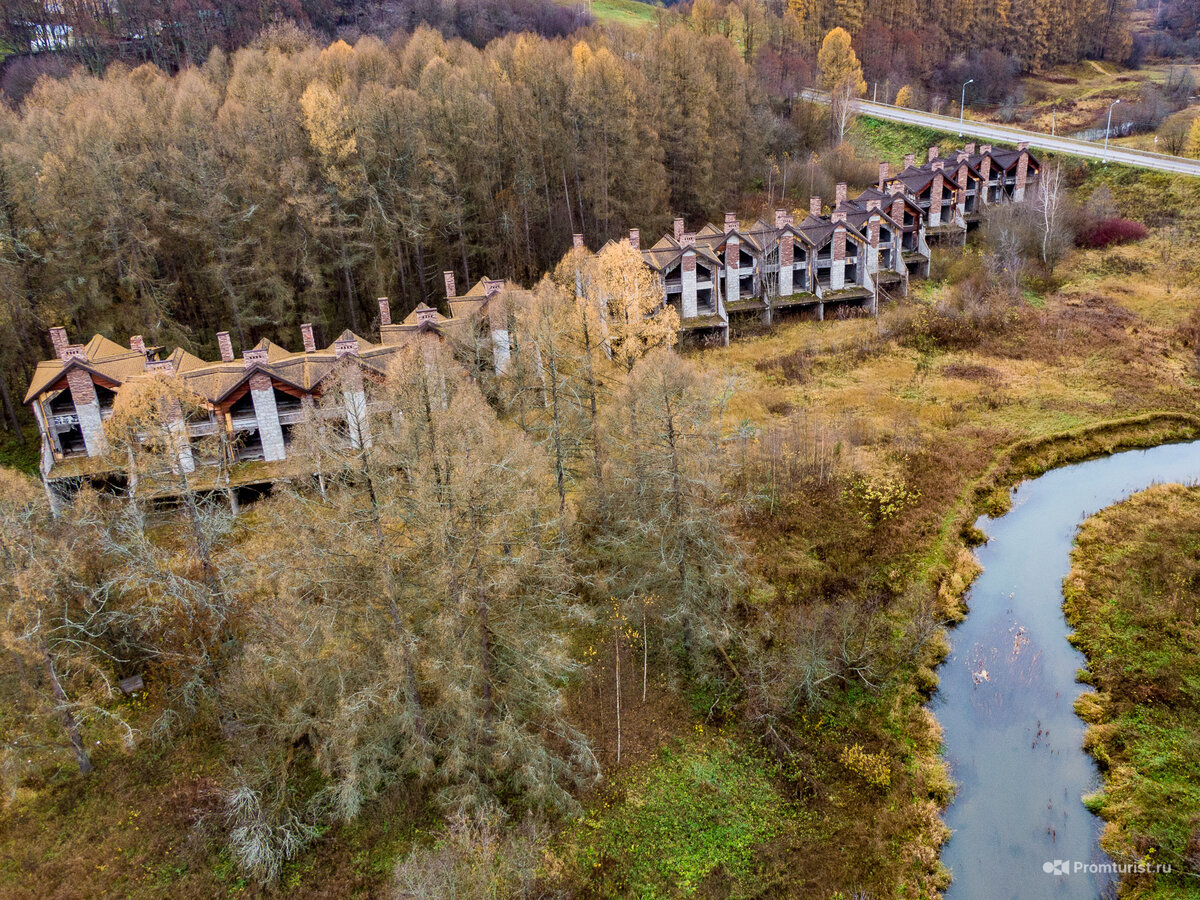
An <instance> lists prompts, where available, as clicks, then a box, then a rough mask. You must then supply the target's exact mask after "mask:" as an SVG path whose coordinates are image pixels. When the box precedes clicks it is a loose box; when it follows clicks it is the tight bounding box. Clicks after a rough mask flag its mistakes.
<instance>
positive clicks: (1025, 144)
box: [1017, 141, 1029, 150]
mask: <svg viewBox="0 0 1200 900" xmlns="http://www.w3.org/2000/svg"><path fill="white" fill-rule="evenodd" d="M1017 149H1018V150H1028V149H1029V141H1017Z"/></svg>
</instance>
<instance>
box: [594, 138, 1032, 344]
mask: <svg viewBox="0 0 1200 900" xmlns="http://www.w3.org/2000/svg"><path fill="white" fill-rule="evenodd" d="M1040 169H1041V167H1040V164H1039V163H1038V161H1037V160H1036V159H1035V158H1034V157H1033V156H1032V155H1031V154H1030V153H1029V147H1028V145H1027V144H1018V145H1017V149H1016V150H1001V151H996V150H993V149H992V147H991V146H987V145H985V146H983V147H981V148H980V149H979V152H978V153H977V152H976V150H975V145H974V144H967V145H966V146H965V147H964V148H962V149H961V150H958V151H956V152H955V153H954V154H953V155H952V156H942V155H941V154H940V152H939V150H938V148H937V147H930V148H929V150H928V155H927V158H926V161H925V162H924V163H923V164H922V165H920V166H917V165H916V156H915V154H909V155H908V156H907V157H905V164H904V168H903V169H902V170H901V171H900V172H899V173H897V174H895V175H893V174H892V173H891V172H890V167H889V165H888V164H887V163H886V162H884V163H880V165H879V181H878V183H877V184H876V185H875V186H874V187H871V188H868V189H867V190H865V191H863V192H862V193H861V194H859V195H858V196H857V197H855V198H854V199H853V200H851V199H848V198H847V196H846V185H845V184H839V185H837V188H836V195H835V197H834V202H833V206H832V208H831V209H830V211H829V212H828V214H825V213H824V212H823V203H822V200H821V198H819V197H813V198H812V199H811V200H810V201H809V212H808V215H807V216H806V217H805V218H804V219H803V220H802V221H801V222H800V223H799V224H796V223H795V221H794V219H795V217H794V215H793V214H792V213H789V212H788V211H787V210H784V209H780V210H776V212H775V221H774V223H773V224H772V223H768V222H764V221H763V220H761V219H759V220H758V221H756V222H754V223H753V224H752V225H750V226H749V227H747V228H743V226H742V224H741V223H740V222H739V221H738V217H737V216H736V215H735V214H734V213H726V214H725V221H724V225H723V226H721V227H718V226H717V225H713V224H711V223H710V224H707V225H705V226H703V227H702V228H700V229H699V230H698V231H688V230H687V229H686V225H685V222H684V220H683V219H681V218H677V219H675V223H674V228H673V230H672V232H671V233H670V234H666V235H663V237H662V238H660V239H659V240H658V241H657V242H656V243H655V244H653V245H652V246H651V247H649V248H648V249H644V250H643V249H641V240H640V233H639V231H638V230H637V229H634V230H632V231H630V232H629V242H630V244H631V245H632V246H633V247H634V248H635V249H637V250H639V251H640V252H641V254H642V259H643V260H644V261H645V263H646V266H647V267H648V268H649V269H650V270H651V271H653V272H654V273H655V274H656V275H657V276H658V278H659V282H660V284H661V285H662V291H663V302H664V303H666V304H669V305H671V306H673V307H675V309H676V310H677V311H678V313H679V321H680V331H681V332H682V334H683V335H690V336H696V337H700V338H705V337H709V338H713V339H715V340H717V341H718V342H720V343H728V341H729V327H730V322H731V320H732V319H733V318H734V317H736V316H738V315H743V314H745V315H754V316H761V317H762V320H763V321H764V322H766V323H768V324H770V323H771V322H773V321H774V320H775V318H776V317H777V316H778V315H779V314H781V313H786V312H788V311H791V310H803V311H807V312H811V313H812V314H814V315H815V316H816V318H817V319H823V318H824V317H825V313H826V311H827V310H843V309H847V308H858V309H867V310H873V309H875V308H876V305H877V304H878V303H879V301H880V300H886V299H891V298H895V297H903V296H905V295H906V294H907V293H908V281H909V278H910V277H918V278H925V277H928V276H929V264H930V258H931V250H930V247H931V245H938V244H946V245H961V244H962V243H964V242H965V241H966V235H967V230H968V229H969V228H971V227H972V226H974V225H976V224H978V223H979V221H980V220H981V218H982V212H983V208H984V207H985V206H986V205H988V204H990V203H1004V202H1008V201H1019V200H1022V199H1024V197H1025V195H1026V192H1027V191H1028V189H1029V188H1030V187H1031V186H1032V184H1033V183H1034V181H1035V180H1036V178H1037V175H1038V173H1039V172H1040ZM576 246H582V236H580V235H576Z"/></svg>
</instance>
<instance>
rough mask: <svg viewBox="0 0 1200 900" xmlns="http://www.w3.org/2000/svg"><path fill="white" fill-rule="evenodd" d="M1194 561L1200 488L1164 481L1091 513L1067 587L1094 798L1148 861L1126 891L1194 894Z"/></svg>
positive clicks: (1197, 674) (1199, 581) (1124, 856)
mask: <svg viewBox="0 0 1200 900" xmlns="http://www.w3.org/2000/svg"><path fill="white" fill-rule="evenodd" d="M1198 558H1200V489H1198V488H1196V487H1183V486H1179V485H1163V486H1159V487H1153V488H1150V489H1149V490H1147V491H1144V492H1142V493H1140V494H1136V495H1134V496H1133V497H1131V498H1130V499H1128V500H1126V501H1124V502H1122V503H1119V504H1117V505H1115V506H1111V507H1109V508H1108V509H1106V510H1103V511H1102V512H1100V513H1098V514H1097V515H1095V516H1093V517H1092V518H1090V519H1088V520H1087V521H1086V522H1084V523H1083V525H1082V526H1081V527H1080V530H1079V535H1078V538H1077V541H1076V547H1075V549H1074V551H1073V552H1072V555H1071V563H1072V568H1071V574H1070V575H1069V576H1068V578H1067V580H1066V582H1065V584H1064V596H1065V598H1066V600H1065V606H1064V608H1065V610H1066V614H1067V618H1068V621H1070V623H1071V625H1072V626H1073V627H1074V629H1075V633H1074V637H1073V640H1074V642H1075V643H1076V645H1077V646H1079V648H1080V649H1081V650H1083V652H1084V653H1085V654H1086V655H1087V657H1088V667H1087V680H1088V682H1089V683H1090V684H1092V685H1093V686H1094V687H1095V688H1096V690H1095V692H1089V693H1085V694H1083V695H1082V696H1081V697H1080V699H1079V701H1078V702H1077V704H1076V709H1077V711H1078V713H1079V714H1080V716H1081V717H1082V718H1083V719H1084V720H1085V721H1087V722H1089V723H1090V725H1089V728H1088V731H1087V736H1086V739H1085V746H1086V747H1087V749H1088V751H1089V752H1090V753H1091V754H1092V755H1093V756H1094V757H1095V759H1096V761H1097V762H1098V763H1099V765H1100V768H1101V769H1102V770H1103V772H1104V785H1103V788H1102V789H1101V791H1099V792H1097V793H1096V794H1094V795H1092V796H1091V797H1089V798H1087V801H1086V802H1087V804H1088V806H1089V807H1090V808H1091V809H1092V810H1093V811H1095V812H1097V813H1099V814H1100V815H1101V816H1103V817H1104V818H1105V819H1106V820H1107V821H1108V824H1107V826H1106V827H1105V830H1104V834H1103V836H1102V837H1101V846H1102V847H1103V848H1104V849H1105V851H1106V852H1107V853H1108V854H1109V855H1110V856H1111V857H1112V858H1113V859H1114V860H1116V861H1117V862H1120V863H1123V864H1127V865H1133V866H1137V865H1145V866H1146V867H1147V868H1148V869H1149V870H1150V871H1147V872H1143V873H1137V872H1134V873H1131V874H1128V875H1126V876H1124V877H1123V879H1122V891H1121V896H1123V897H1126V896H1127V897H1137V898H1150V897H1155V898H1160V897H1161V898H1166V897H1182V896H1191V895H1192V894H1193V893H1194V891H1195V879H1196V878H1197V876H1198V875H1200V827H1198V824H1197V823H1198V822H1200V787H1198V786H1197V783H1196V777H1195V776H1196V771H1197V769H1198V768H1200V728H1198V727H1197V723H1198V722H1200V715H1198V714H1200V665H1198V663H1197V659H1198V652H1200V630H1198V628H1197V626H1198V624H1200V619H1198V615H1200V606H1198V600H1200V568H1198V566H1197V559H1198ZM1158 866H1169V867H1170V873H1169V874H1165V873H1162V872H1158V871H1156V867H1158Z"/></svg>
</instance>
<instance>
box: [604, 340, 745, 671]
mask: <svg viewBox="0 0 1200 900" xmlns="http://www.w3.org/2000/svg"><path fill="white" fill-rule="evenodd" d="M724 396H725V392H724V391H723V390H722V388H721V386H720V385H718V384H717V383H715V382H714V381H713V380H712V379H711V378H710V377H708V376H705V375H702V374H701V373H700V372H699V371H697V369H696V368H695V367H694V366H693V365H692V364H691V363H689V362H687V361H685V360H683V359H681V358H680V357H679V356H677V355H676V354H675V353H674V352H672V351H670V350H666V349H658V350H656V351H654V352H653V353H651V354H649V355H648V356H646V357H645V358H644V359H642V360H640V361H639V362H638V363H637V364H636V366H635V367H634V368H633V371H632V372H631V373H630V376H629V378H628V379H627V380H626V382H625V385H624V386H623V388H622V390H621V391H620V393H618V394H617V395H616V397H614V400H613V403H612V404H611V405H610V407H609V409H608V414H607V420H606V429H605V433H606V435H607V437H608V442H609V447H608V450H607V455H606V464H607V468H608V470H609V471H608V473H607V476H606V479H605V483H604V485H603V488H604V489H603V491H602V492H600V493H598V494H597V496H596V498H595V500H594V503H596V504H597V505H598V507H599V510H598V511H597V513H596V514H595V515H594V516H593V519H594V520H596V521H601V520H603V521H605V522H606V523H607V524H606V527H605V528H604V530H603V533H602V534H601V535H600V536H599V537H598V539H597V547H598V548H599V549H600V551H601V552H602V553H604V554H605V555H606V556H608V557H611V559H612V570H613V571H614V572H616V573H618V575H617V576H616V577H615V578H614V580H613V582H612V589H613V593H614V594H615V595H616V596H618V597H621V598H625V599H629V600H634V601H635V612H636V613H637V614H638V617H639V618H641V613H642V612H644V611H643V610H641V609H640V607H639V606H638V604H637V601H640V600H642V599H649V598H656V600H657V602H656V603H655V604H654V606H653V610H654V612H655V614H656V616H657V623H658V626H659V627H660V629H662V633H663V635H664V637H665V638H666V640H667V642H668V643H669V644H671V645H674V646H676V647H678V648H680V649H681V651H682V654H683V656H684V658H685V659H686V660H687V663H688V665H689V666H690V667H691V669H692V672H693V674H697V675H703V674H704V673H705V672H706V671H707V672H711V671H717V672H718V673H719V674H720V675H721V676H723V677H728V676H730V675H736V669H735V667H734V665H733V663H732V662H731V661H730V660H729V658H728V656H727V655H726V651H725V646H726V643H727V642H728V639H729V627H728V623H727V621H726V618H725V614H726V613H727V611H728V610H729V609H730V603H731V599H732V598H733V596H734V594H735V591H736V571H737V552H736V548H735V546H734V543H733V541H732V537H731V534H730V531H729V528H728V525H727V523H726V522H725V519H724V515H725V511H724V508H723V507H724V504H723V502H722V497H721V493H722V491H721V486H722V472H723V470H724V467H723V459H724V453H723V450H722V447H721V444H720V432H719V421H720V414H721V409H722V405H723V402H724Z"/></svg>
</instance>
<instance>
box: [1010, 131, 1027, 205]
mask: <svg viewBox="0 0 1200 900" xmlns="http://www.w3.org/2000/svg"><path fill="white" fill-rule="evenodd" d="M1017 149H1018V150H1020V151H1021V155H1020V156H1019V157H1017V183H1016V185H1015V186H1014V188H1013V199H1014V200H1016V201H1018V202H1019V201H1021V200H1024V199H1025V182H1026V181H1027V180H1028V178H1029V145H1028V144H1026V143H1020V144H1017Z"/></svg>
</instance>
